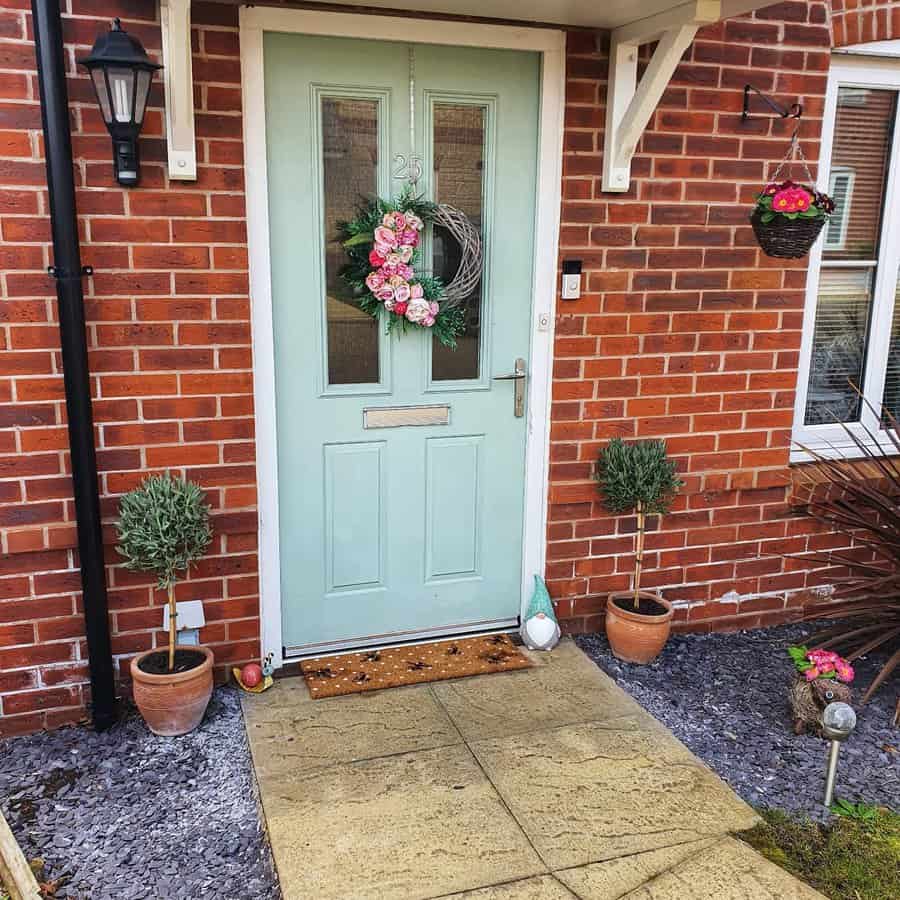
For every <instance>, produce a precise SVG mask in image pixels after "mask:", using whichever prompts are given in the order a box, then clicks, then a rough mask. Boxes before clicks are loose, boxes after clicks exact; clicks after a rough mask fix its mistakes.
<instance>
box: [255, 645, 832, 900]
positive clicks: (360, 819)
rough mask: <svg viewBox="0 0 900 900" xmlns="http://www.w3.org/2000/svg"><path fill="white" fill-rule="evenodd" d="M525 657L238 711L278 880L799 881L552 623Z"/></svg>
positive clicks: (721, 790)
mask: <svg viewBox="0 0 900 900" xmlns="http://www.w3.org/2000/svg"><path fill="white" fill-rule="evenodd" d="M531 658H532V659H533V661H534V663H535V665H534V667H533V668H531V669H527V670H523V671H519V672H508V673H502V674H495V675H485V676H478V677H473V678H465V679H459V680H457V681H445V682H438V683H435V684H430V685H419V686H415V687H407V688H394V689H392V690H386V691H379V692H373V693H366V694H355V695H350V696H345V697H335V698H332V699H328V700H312V699H311V698H310V696H309V693H308V691H307V690H306V687H305V684H304V683H303V681H302V680H301V679H298V678H291V679H283V680H281V681H279V682H277V683H276V685H275V687H274V688H272V690H270V691H268V692H266V693H265V694H259V695H246V696H245V697H244V700H243V705H244V716H245V721H246V726H247V733H248V735H249V738H250V746H251V750H252V754H253V762H254V766H255V768H256V774H257V779H258V783H259V790H260V798H261V802H262V807H263V810H264V814H265V820H266V826H267V828H268V832H269V838H270V841H271V845H272V851H273V854H274V857H275V864H276V867H277V869H278V874H279V878H280V882H281V888H282V891H283V894H284V897H285V900H301V898H302V900H430V898H460V900H462V898H466V900H573V898H576V900H624V898H628V900H706V898H709V900H712V898H715V900H814V898H819V900H821V895H820V894H818V893H817V892H816V891H814V890H813V889H812V888H810V887H808V886H806V885H804V884H802V883H800V882H799V881H797V880H796V879H794V878H793V877H792V876H790V875H789V874H788V873H786V872H784V871H783V870H782V869H780V868H778V867H777V866H775V865H773V864H772V863H769V862H768V861H766V860H765V859H763V858H762V857H761V856H759V855H758V854H756V853H755V852H754V851H753V850H752V849H751V848H750V847H748V846H747V845H745V844H743V843H741V842H740V841H737V840H735V839H733V838H732V837H730V836H729V835H730V834H732V833H733V832H737V831H742V830H744V829H746V828H750V827H752V826H753V825H755V824H756V822H757V821H758V818H757V816H756V814H755V813H754V811H753V810H752V809H751V808H750V807H749V806H747V805H746V804H745V803H744V802H743V801H742V800H740V799H739V798H738V797H737V796H736V795H735V794H734V793H733V792H732V791H731V789H730V788H728V787H727V786H726V785H725V784H724V783H723V782H722V781H720V780H719V778H718V777H717V776H716V775H715V774H714V773H713V772H712V771H711V770H710V769H708V768H707V767H706V766H705V765H704V764H703V763H702V762H700V760H698V759H697V758H696V757H695V756H693V755H692V754H691V753H690V751H688V750H687V748H685V747H684V745H683V744H681V743H680V742H679V741H678V740H677V739H676V738H675V737H674V736H673V735H672V734H671V733H670V732H669V731H667V730H666V729H665V728H664V727H663V726H662V725H661V724H660V723H659V722H657V721H656V720H655V719H654V718H653V717H652V716H650V715H649V714H648V713H647V712H645V711H644V710H643V709H642V708H641V707H640V706H639V705H638V704H637V703H636V702H635V701H634V700H633V699H631V698H630V697H629V696H628V695H627V694H626V693H625V692H624V691H622V690H621V689H620V688H618V687H617V686H616V685H615V683H614V682H613V681H612V680H611V679H610V678H609V677H607V676H606V675H604V674H603V673H602V672H601V671H600V670H599V669H598V668H597V667H596V666H595V665H594V664H593V663H592V662H591V661H590V660H589V659H588V658H587V657H586V656H585V655H584V654H583V653H582V652H581V650H579V649H578V647H577V646H576V645H575V644H574V643H572V642H571V641H569V640H565V641H563V642H562V643H560V645H559V646H558V647H557V648H556V649H555V650H554V651H552V652H551V653H544V654H531Z"/></svg>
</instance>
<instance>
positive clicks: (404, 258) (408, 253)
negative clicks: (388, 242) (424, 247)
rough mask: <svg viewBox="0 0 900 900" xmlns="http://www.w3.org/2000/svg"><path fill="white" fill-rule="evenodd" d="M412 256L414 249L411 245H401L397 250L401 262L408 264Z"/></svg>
mask: <svg viewBox="0 0 900 900" xmlns="http://www.w3.org/2000/svg"><path fill="white" fill-rule="evenodd" d="M412 255H413V248H412V247H410V246H409V244H401V246H400V247H399V248H398V249H397V256H399V257H400V260H401V262H404V263H408V262H409V261H410V260H411V259H412Z"/></svg>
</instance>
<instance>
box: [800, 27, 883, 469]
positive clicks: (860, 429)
mask: <svg viewBox="0 0 900 900" xmlns="http://www.w3.org/2000/svg"><path fill="white" fill-rule="evenodd" d="M883 43H884V44H888V45H890V46H888V47H887V48H884V47H882V52H885V51H886V50H887V51H889V50H891V49H893V50H895V51H896V56H895V57H891V56H884V57H876V56H872V55H853V54H835V55H834V56H833V57H832V64H831V71H830V74H829V81H828V91H827V94H826V98H825V112H824V122H823V129H822V148H821V164H820V167H819V180H818V187H819V189H820V190H825V191H828V193H830V194H831V196H832V197H833V198H834V200H835V203H836V207H837V208H836V211H835V214H834V216H833V217H832V219H831V221H830V222H829V223H828V224H827V225H826V227H825V231H824V235H823V238H822V240H820V241H818V242H817V244H816V246H815V247H814V248H813V251H812V253H811V254H810V265H809V280H808V283H807V296H806V309H805V313H804V319H803V340H802V346H801V354H800V371H799V377H798V382H797V404H796V409H795V415H794V432H793V437H794V443H795V447H794V450H793V452H792V454H791V458H792V460H793V461H797V462H799V461H802V460H804V459H808V458H809V457H808V454H806V453H805V452H804V451H803V449H802V447H809V448H813V449H816V450H818V451H820V452H823V453H825V454H826V455H832V454H835V455H846V456H854V455H858V454H859V449H858V448H857V447H856V445H855V444H854V442H853V440H852V439H851V438H850V437H849V436H848V435H847V432H846V431H845V429H844V427H843V425H847V426H848V427H849V428H850V429H851V430H852V431H853V433H854V434H855V435H856V436H857V437H858V438H859V439H860V440H862V441H864V442H865V443H872V440H871V438H870V437H869V434H872V435H876V436H877V438H878V440H879V441H880V442H883V443H884V445H885V446H890V445H889V443H888V441H887V438H886V437H884V436H883V432H882V430H881V421H880V419H879V410H880V409H881V408H882V406H883V407H884V408H886V409H888V410H890V411H891V412H892V413H893V415H894V416H896V417H897V418H900V300H898V296H900V281H898V277H900V41H890V42H883ZM852 385H858V386H859V388H860V390H861V391H862V394H863V398H864V399H863V400H860V398H859V396H858V395H857V393H856V391H855V390H854V389H853V387H852ZM842 423H843V424H842Z"/></svg>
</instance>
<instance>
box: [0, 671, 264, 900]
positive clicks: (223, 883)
mask: <svg viewBox="0 0 900 900" xmlns="http://www.w3.org/2000/svg"><path fill="white" fill-rule="evenodd" d="M0 754H2V758H3V762H2V765H0V800H2V805H3V812H4V814H5V815H6V818H7V819H8V821H9V824H10V827H11V828H12V830H13V832H14V834H15V836H16V838H17V839H18V841H19V843H20V844H21V845H22V849H23V850H24V852H25V855H26V857H28V858H29V859H31V858H34V857H41V858H42V859H43V860H44V862H45V877H46V878H47V879H48V880H53V879H56V878H59V877H60V876H61V875H65V876H68V877H67V878H66V879H65V881H64V883H63V886H62V887H61V888H60V890H59V891H58V892H57V894H56V896H57V897H60V898H62V897H65V898H78V900H87V898H90V900H106V898H116V900H138V898H145V900H178V898H190V900H198V898H207V897H208V898H216V900H278V898H280V897H281V892H280V890H279V888H278V881H277V877H276V875H275V870H274V866H273V864H272V855H271V852H270V850H269V845H268V842H267V840H266V836H265V832H264V831H263V829H262V826H261V824H260V818H259V812H258V807H257V800H256V785H255V782H254V776H253V768H252V765H251V762H250V750H249V747H248V746H247V740H246V736H245V734H244V726H243V721H242V717H241V708H240V699H239V697H238V695H237V693H236V692H235V691H234V690H233V689H231V688H219V689H218V690H216V692H215V693H214V695H213V699H212V702H211V703H210V706H209V709H208V710H207V713H206V718H205V719H204V721H203V724H202V725H201V726H200V728H198V729H197V730H196V731H194V732H193V733H191V734H188V735H185V736H183V737H180V738H160V737H156V736H155V735H153V734H151V733H150V731H149V730H148V729H147V727H146V725H144V723H143V721H142V720H141V718H140V716H139V715H138V714H137V713H136V712H134V711H131V712H130V713H129V714H128V715H127V716H126V717H125V718H124V719H123V721H121V722H120V723H118V724H117V725H116V726H114V727H113V728H112V729H110V730H109V731H108V732H106V733H104V734H96V733H95V732H93V731H91V730H89V729H87V728H65V729H62V730H60V731H55V732H50V733H46V734H36V735H31V736H28V737H19V738H10V739H7V740H5V741H0Z"/></svg>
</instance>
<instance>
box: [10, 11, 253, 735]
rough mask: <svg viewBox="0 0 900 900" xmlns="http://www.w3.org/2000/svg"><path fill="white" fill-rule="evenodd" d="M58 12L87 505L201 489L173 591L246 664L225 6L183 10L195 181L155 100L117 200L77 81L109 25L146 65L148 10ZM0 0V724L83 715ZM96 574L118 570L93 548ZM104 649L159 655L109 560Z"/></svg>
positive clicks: (243, 320)
mask: <svg viewBox="0 0 900 900" xmlns="http://www.w3.org/2000/svg"><path fill="white" fill-rule="evenodd" d="M72 5H73V7H74V14H73V15H67V16H66V17H65V35H66V41H67V49H68V53H69V66H70V76H69V96H70V100H71V108H72V126H73V142H74V152H75V157H76V164H75V176H76V183H77V186H78V210H79V213H80V222H81V238H82V241H83V245H82V255H83V260H84V262H85V264H90V265H93V266H94V268H95V269H96V275H95V276H94V277H93V278H90V279H88V280H87V281H86V284H85V292H86V298H87V319H88V340H89V345H90V365H91V370H92V376H93V377H92V381H93V388H94V413H95V417H96V421H97V447H98V456H99V466H100V484H101V491H102V495H103V503H104V509H105V512H106V513H107V514H112V513H113V511H114V509H115V497H116V496H117V495H119V494H121V493H122V492H123V491H125V490H128V489H129V488H131V487H133V486H134V485H135V484H136V483H137V482H138V481H139V480H140V479H141V477H142V475H143V474H144V473H145V472H147V471H150V470H160V469H164V468H168V469H171V470H173V471H179V472H182V473H184V474H186V475H187V476H189V477H191V478H193V479H195V480H197V481H199V482H200V483H201V484H202V486H203V487H204V488H205V490H206V491H207V496H208V498H209V502H210V503H211V504H212V506H213V508H214V510H215V528H216V537H215V541H214V544H213V549H212V551H211V552H210V554H209V556H208V557H207V558H206V559H204V560H203V561H202V563H200V565H198V566H197V567H196V569H194V570H193V571H192V573H191V576H190V580H188V581H186V582H184V583H183V584H181V585H180V587H179V589H178V595H179V597H180V598H182V599H185V598H193V597H199V598H202V599H203V600H204V601H205V608H206V616H207V620H208V622H209V624H208V626H207V627H206V629H205V630H204V632H203V633H202V639H203V640H204V642H206V643H209V644H210V645H211V646H212V647H213V648H214V650H215V654H216V660H217V662H218V663H219V664H220V665H222V666H225V665H226V664H230V663H231V662H236V661H243V660H247V659H250V658H253V657H256V656H258V653H259V645H258V633H259V623H258V606H259V600H258V582H257V574H256V573H257V558H256V529H257V519H256V490H255V472H254V442H253V437H254V435H253V418H252V417H253V400H252V374H251V358H250V323H249V299H248V286H247V251H246V226H245V221H244V197H243V187H244V178H243V171H242V143H241V137H242V133H241V117H240V110H241V95H240V66H239V58H238V36H237V27H236V26H237V10H236V9H235V8H234V7H230V6H224V5H215V4H207V3H199V4H194V7H193V18H194V25H195V27H194V29H193V35H192V38H193V47H194V78H195V82H196V86H195V98H196V103H197V116H196V123H197V137H198V141H197V144H198V154H199V156H198V163H199V165H198V172H199V178H198V180H197V181H196V182H182V183H178V182H174V183H169V182H168V181H167V178H166V170H165V166H164V160H165V143H164V140H163V120H162V90H161V85H160V84H159V83H157V84H156V86H155V88H154V92H153V95H152V108H151V109H150V110H149V112H148V114H147V118H146V123H145V126H144V129H143V132H142V139H141V152H142V155H143V163H144V164H143V170H142V183H141V186H140V187H139V188H138V189H135V190H131V191H126V190H122V189H120V188H118V187H117V186H116V185H115V183H114V181H113V178H112V173H111V151H110V141H109V137H108V135H107V133H106V130H105V128H104V126H103V124H102V122H101V120H100V117H99V113H98V108H97V106H96V102H95V100H94V98H93V95H92V92H91V90H90V87H89V83H88V81H87V79H86V78H85V77H84V73H83V70H82V71H78V72H76V70H75V68H74V66H73V65H72V59H73V57H74V56H78V55H82V54H84V53H85V52H86V51H87V50H88V49H89V48H90V46H91V44H92V43H93V40H94V38H95V36H96V35H97V34H98V33H100V32H101V31H103V30H104V29H105V28H107V27H108V22H109V19H110V18H111V17H112V16H116V15H117V16H120V17H121V18H122V20H123V24H124V27H125V28H126V29H127V30H128V31H130V32H133V33H134V34H135V35H137V36H138V37H139V38H140V40H141V41H142V42H143V43H144V46H145V47H147V49H148V51H150V52H151V53H152V54H155V55H158V53H159V48H160V34H159V27H158V24H157V18H158V12H157V4H156V2H155V0H72ZM29 9H30V4H29V3H28V2H27V0H0V234H2V246H0V279H2V288H3V291H2V300H0V536H2V538H0V539H2V552H3V554H4V555H3V561H2V565H0V707H2V709H0V712H2V718H0V731H3V732H15V731H24V730H31V729H34V728H37V727H41V726H48V727H52V726H54V725H58V724H61V723H64V722H68V721H72V720H74V719H77V718H79V717H80V716H82V715H83V704H84V702H85V700H86V699H87V698H86V691H87V688H86V684H85V682H86V676H87V672H86V670H87V663H86V659H87V652H86V649H85V646H84V641H83V634H84V630H83V620H82V609H81V603H80V594H79V585H80V582H79V575H78V571H77V565H76V559H75V551H74V550H73V547H74V543H75V540H74V538H75V534H74V524H73V523H74V509H73V504H72V496H71V485H70V481H69V477H68V454H67V451H66V447H67V438H66V430H65V406H64V401H63V389H62V378H61V375H60V371H61V369H60V365H61V364H60V351H59V338H58V331H57V326H56V310H55V305H56V304H55V288H54V284H53V282H52V280H51V279H50V278H49V277H48V276H47V275H46V273H45V267H46V266H47V265H48V264H49V263H50V262H51V250H50V245H49V240H50V239H49V227H48V219H47V215H46V212H47V193H46V189H45V173H44V163H43V158H42V150H41V142H42V137H41V131H40V110H39V104H38V99H37V98H38V87H37V78H36V74H35V71H34V51H33V46H32V44H31V41H30V37H31V16H30V12H29ZM108 562H110V563H114V562H115V553H114V551H113V550H112V548H111V547H110V548H109V550H108ZM108 582H109V585H110V607H111V614H110V619H111V626H112V629H113V633H114V638H113V649H114V652H115V654H116V656H117V658H118V659H119V660H120V663H121V664H122V665H123V667H124V664H125V663H126V661H127V658H128V656H129V654H133V653H134V652H136V651H139V650H144V649H147V648H150V647H152V646H154V645H159V644H160V643H161V642H162V640H164V636H163V635H162V633H161V632H158V631H156V629H157V628H158V627H159V625H160V622H161V610H160V607H159V604H160V601H161V597H160V595H159V594H158V593H157V592H155V591H154V590H153V589H152V586H151V584H150V582H149V581H148V580H147V579H146V578H143V577H136V576H134V575H132V574H129V573H126V572H125V571H124V570H122V569H121V568H116V567H115V566H114V565H110V567H109V571H108Z"/></svg>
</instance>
